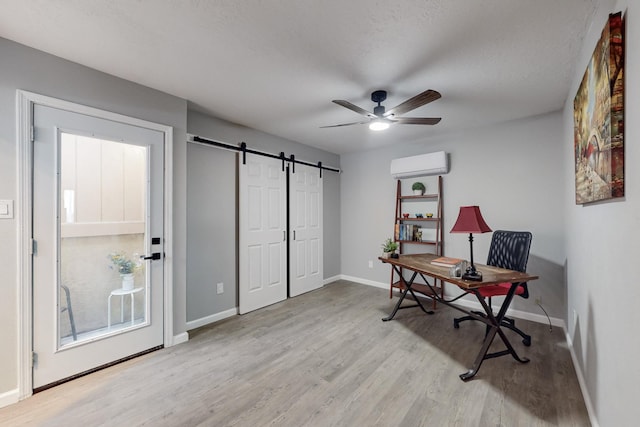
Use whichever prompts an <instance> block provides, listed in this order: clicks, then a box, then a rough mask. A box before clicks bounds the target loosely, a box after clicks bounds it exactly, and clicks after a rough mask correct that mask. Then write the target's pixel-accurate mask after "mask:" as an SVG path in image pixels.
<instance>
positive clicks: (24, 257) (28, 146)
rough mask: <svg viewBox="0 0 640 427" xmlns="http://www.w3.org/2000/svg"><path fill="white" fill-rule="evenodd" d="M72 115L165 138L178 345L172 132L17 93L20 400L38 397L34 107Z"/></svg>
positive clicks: (168, 323)
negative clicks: (34, 366) (33, 225)
mask: <svg viewBox="0 0 640 427" xmlns="http://www.w3.org/2000/svg"><path fill="white" fill-rule="evenodd" d="M35 104H39V105H43V106H46V107H52V108H57V109H60V110H67V111H70V112H73V113H78V114H84V115H88V116H93V117H97V118H101V119H105V120H111V121H115V122H120V123H124V124H128V125H133V126H138V127H143V128H147V129H152V130H155V131H159V132H162V133H163V135H164V194H163V197H164V201H163V203H164V205H163V210H164V224H163V226H164V239H165V244H164V251H165V258H164V286H163V289H164V292H163V300H164V303H163V309H164V315H163V329H164V334H163V341H164V346H165V347H170V346H172V345H173V344H174V337H173V210H172V206H173V185H172V183H173V127H171V126H166V125H162V124H159V123H153V122H149V121H146V120H142V119H137V118H134V117H129V116H125V115H122V114H118V113H113V112H110V111H105V110H101V109H98V108H93V107H89V106H85V105H81V104H76V103H73V102H69V101H64V100H61V99H57V98H52V97H49V96H45V95H40V94H37V93H33V92H28V91H24V90H17V91H16V145H17V147H16V152H17V156H18V159H17V166H18V176H17V182H18V190H17V194H18V200H17V203H16V204H17V215H16V217H17V218H16V219H17V221H16V224H17V227H18V230H17V235H18V241H17V246H18V253H17V257H18V263H17V273H18V274H17V280H18V295H17V309H18V330H17V333H18V360H17V362H18V366H17V368H18V399H19V400H22V399H24V398H26V397H28V396H30V395H31V394H32V393H33V370H32V352H33V300H32V299H33V288H32V281H33V277H32V265H33V262H32V256H31V255H32V253H31V252H32V242H31V235H30V233H31V223H32V218H33V168H32V166H33V163H32V159H33V145H32V139H33V106H34V105H35Z"/></svg>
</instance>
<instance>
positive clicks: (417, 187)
mask: <svg viewBox="0 0 640 427" xmlns="http://www.w3.org/2000/svg"><path fill="white" fill-rule="evenodd" d="M411 189H412V190H413V194H415V195H416V196H422V195H423V194H424V191H425V190H426V189H427V187H425V186H424V184H423V183H421V182H414V183H413V185H412V186H411Z"/></svg>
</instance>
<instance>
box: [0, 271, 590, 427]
mask: <svg viewBox="0 0 640 427" xmlns="http://www.w3.org/2000/svg"><path fill="white" fill-rule="evenodd" d="M395 301H396V299H395V298H394V299H393V300H389V298H388V290H383V289H377V288H373V287H369V286H365V285H360V284H355V283H352V282H347V281H338V282H334V283H332V284H330V285H327V286H325V287H324V288H322V289H320V290H317V291H314V292H310V293H308V294H304V295H301V296H299V297H296V298H292V299H290V300H287V301H284V302H282V303H278V304H275V305H272V306H270V307H267V308H264V309H261V310H258V311H255V312H252V313H249V314H246V315H244V316H235V317H233V318H230V319H227V320H224V321H221V322H218V323H216V324H213V325H209V326H205V327H202V328H200V329H197V330H195V331H191V332H190V340H189V341H188V342H187V343H184V344H181V345H178V346H175V347H172V348H168V349H164V350H160V351H157V352H154V353H151V354H147V355H145V356H142V357H139V358H136V359H134V360H130V361H127V362H125V363H122V364H120V365H117V366H113V367H111V368H108V369H105V370H102V371H100V372H96V373H94V374H91V375H88V376H85V377H82V378H79V379H77V380H74V381H71V382H69V383H66V384H63V385H60V386H58V387H55V388H52V389H49V390H46V391H44V392H41V393H38V394H36V395H34V396H33V397H31V398H29V399H26V400H24V401H22V402H19V403H17V404H15V405H11V406H9V407H5V408H2V409H0V425H2V426H4V425H7V426H8V425H11V426H83V427H88V426H241V427H244V426H296V427H297V426H350V427H352V426H367V427H369V426H407V427H409V426H411V427H414V426H465V427H466V426H580V427H582V426H588V425H590V424H589V419H588V416H587V411H586V408H585V405H584V401H583V399H582V395H581V392H580V389H579V387H578V381H577V378H576V376H575V373H574V369H573V365H572V362H571V357H570V354H569V351H568V349H567V345H566V342H565V339H564V333H563V331H562V330H561V329H559V328H554V330H553V331H552V332H550V331H549V327H548V325H547V326H545V325H542V324H537V323H532V322H527V321H521V320H518V321H517V322H518V323H519V326H520V327H521V328H523V329H524V330H526V331H527V332H529V333H530V334H531V335H532V341H533V343H532V345H531V347H524V345H522V343H521V341H520V340H519V339H517V336H516V335H515V334H514V335H511V332H510V331H507V334H509V337H512V336H513V343H514V346H515V348H516V350H517V351H518V352H519V354H520V355H522V356H526V357H529V358H530V359H531V362H530V363H528V364H526V365H523V364H520V363H518V362H516V361H515V360H513V359H512V358H511V357H510V356H507V357H501V358H497V359H491V360H486V361H485V362H484V364H483V365H482V368H481V369H480V372H479V373H478V375H477V376H476V377H475V378H474V379H473V380H471V381H468V382H466V383H465V382H462V381H461V380H460V379H459V378H458V374H460V373H462V372H464V371H465V370H467V369H468V367H469V366H470V365H471V363H472V362H473V359H474V358H475V356H476V354H477V351H478V349H479V347H480V344H481V342H482V338H483V334H484V326H483V325H481V324H479V323H478V322H464V323H463V324H461V326H460V329H457V330H456V329H454V328H453V322H452V319H453V317H454V316H457V315H459V312H457V311H456V310H453V309H451V308H448V307H443V306H438V309H437V310H436V313H435V314H434V315H432V316H427V315H425V314H423V313H422V312H420V311H419V310H418V309H407V310H401V311H400V312H399V313H398V315H397V316H396V319H395V320H393V321H391V322H382V321H381V320H380V319H381V318H382V317H384V316H385V315H387V314H388V313H389V312H390V311H391V308H392V307H393V304H394V303H395ZM496 348H498V346H496Z"/></svg>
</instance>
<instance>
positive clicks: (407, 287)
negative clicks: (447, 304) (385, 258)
mask: <svg viewBox="0 0 640 427" xmlns="http://www.w3.org/2000/svg"><path fill="white" fill-rule="evenodd" d="M393 269H394V270H395V271H396V273H398V276H400V281H401V282H402V284H403V285H404V288H405V289H404V292H402V295H400V298H399V299H398V302H397V303H396V306H395V307H394V308H393V311H392V312H391V314H390V315H388V316H387V317H383V318H382V321H383V322H388V321H389V320H391V319H393V318H394V316H395V315H396V313H397V312H398V310H401V309H404V308H412V307H420V308H421V309H422V311H424V312H425V313H427V314H433V311H431V310H427V309H425V308H424V306H423V305H422V303H421V302H420V300H419V299H418V297H417V296H416V294H415V293H413V289H411V286H412V285H413V281H414V280H415V278H416V276H417V275H418V273H417V272H414V273H413V275H412V276H411V279H409V281H408V282H407V281H406V280H404V277H402V273H401V272H400V269H399V268H398V267H396V266H395V265H394V266H393ZM408 292H411V296H413V299H414V300H415V301H416V304H414V305H405V306H404V307H400V305H401V304H402V301H404V298H405V297H406V296H407V293H408Z"/></svg>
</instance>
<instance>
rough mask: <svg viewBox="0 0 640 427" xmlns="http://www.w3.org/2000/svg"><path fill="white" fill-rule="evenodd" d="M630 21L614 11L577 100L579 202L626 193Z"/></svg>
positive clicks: (576, 148) (584, 78)
mask: <svg viewBox="0 0 640 427" xmlns="http://www.w3.org/2000/svg"><path fill="white" fill-rule="evenodd" d="M624 27H625V23H624V20H623V17H622V13H621V12H618V13H615V14H611V15H609V20H608V21H607V23H606V25H605V27H604V29H603V31H602V35H601V36H600V40H599V41H598V44H597V45H596V47H595V49H594V51H593V55H592V56H591V61H590V62H589V64H588V65H587V70H586V71H585V73H584V77H583V78H582V83H581V84H580V87H579V88H578V91H577V92H576V97H575V99H574V101H573V117H574V123H575V128H574V132H573V135H574V141H573V147H572V148H573V152H574V153H575V165H574V166H575V188H576V204H577V205H580V204H584V203H591V202H596V201H599V200H605V199H611V198H615V197H624V169H625V168H624V74H625V72H626V70H624V62H625V46H624V39H623V37H624V32H625V31H624Z"/></svg>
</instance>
